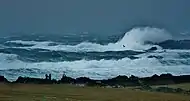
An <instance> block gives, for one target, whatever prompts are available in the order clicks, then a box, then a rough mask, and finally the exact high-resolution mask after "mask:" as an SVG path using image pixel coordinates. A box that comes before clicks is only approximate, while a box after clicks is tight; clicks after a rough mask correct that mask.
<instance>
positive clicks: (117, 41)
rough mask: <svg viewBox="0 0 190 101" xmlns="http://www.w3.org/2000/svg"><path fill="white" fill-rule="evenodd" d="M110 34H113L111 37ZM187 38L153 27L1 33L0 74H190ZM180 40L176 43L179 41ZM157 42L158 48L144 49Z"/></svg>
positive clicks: (108, 75) (96, 76) (7, 75)
mask: <svg viewBox="0 0 190 101" xmlns="http://www.w3.org/2000/svg"><path fill="white" fill-rule="evenodd" d="M111 39H114V40H111ZM188 44H190V41H188V40H174V38H173V36H172V33H170V32H168V31H167V30H165V29H160V28H153V27H139V28H133V29H131V30H129V31H128V32H126V33H125V34H124V36H121V37H120V36H116V37H111V38H110V37H107V38H106V37H105V38H104V39H103V38H102V39H98V38H95V37H93V36H88V34H83V35H82V34H80V35H78V36H77V34H75V35H70V36H69V35H68V36H66V35H65V36H62V37H56V36H54V37H52V36H51V37H49V38H48V37H47V36H40V35H29V36H14V37H4V38H1V43H0V65H1V68H0V75H4V76H6V77H7V78H8V79H10V80H15V79H16V78H17V77H18V76H30V77H44V75H45V74H46V73H52V76H53V77H54V78H56V79H58V78H60V77H61V75H62V74H66V75H68V76H71V77H80V76H87V77H90V78H93V79H106V78H111V77H114V76H118V75H128V76H129V75H136V76H141V77H142V76H151V75H153V74H161V73H172V74H173V75H181V74H189V71H190V68H189V65H190V50H189V49H190V48H189V47H187V46H188ZM179 46H180V47H179ZM152 47H157V50H156V51H148V52H147V51H146V50H148V49H150V48H152Z"/></svg>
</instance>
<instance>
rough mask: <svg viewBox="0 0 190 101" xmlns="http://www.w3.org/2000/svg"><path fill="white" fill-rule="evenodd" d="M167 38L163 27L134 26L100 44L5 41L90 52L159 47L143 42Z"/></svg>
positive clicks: (24, 45) (49, 48) (159, 40)
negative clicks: (110, 40)
mask: <svg viewBox="0 0 190 101" xmlns="http://www.w3.org/2000/svg"><path fill="white" fill-rule="evenodd" d="M169 39H172V36H171V35H170V34H169V33H168V32H167V31H165V30H164V29H158V28H150V27H145V28H134V29H132V30H130V31H129V32H127V33H125V35H124V36H123V38H122V39H120V40H118V41H117V42H116V43H109V44H107V45H101V44H97V43H90V42H82V43H80V44H77V45H63V44H61V43H54V42H50V41H45V42H37V41H22V40H15V41H7V42H6V43H16V44H22V46H20V47H17V48H25V49H48V50H56V51H58V50H60V51H68V52H92V51H94V52H95V51H97V52H105V51H124V50H136V51H142V50H146V49H149V48H151V47H153V46H155V47H158V48H160V49H161V47H159V46H158V45H151V44H145V42H147V41H151V42H153V43H159V42H163V41H165V40H169ZM27 45H29V46H27ZM30 45H31V46H30ZM123 46H125V47H123Z"/></svg>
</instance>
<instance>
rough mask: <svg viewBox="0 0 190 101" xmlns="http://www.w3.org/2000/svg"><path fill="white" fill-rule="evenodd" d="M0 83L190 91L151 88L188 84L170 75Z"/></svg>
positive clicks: (20, 79)
mask: <svg viewBox="0 0 190 101" xmlns="http://www.w3.org/2000/svg"><path fill="white" fill-rule="evenodd" d="M0 82H2V83H10V84H17V83H24V84H73V85H77V86H82V87H84V86H91V87H105V88H125V87H135V88H134V89H140V90H148V91H156V92H165V93H183V94H188V95H190V90H184V89H181V88H176V89H174V88H169V87H158V88H152V86H156V85H172V84H181V83H190V75H180V76H173V75H172V74H161V75H156V74H155V75H153V76H151V77H143V78H139V77H136V76H133V75H132V76H130V77H127V76H124V75H123V76H122V75H120V76H117V77H115V78H111V79H106V80H93V79H90V78H88V77H79V78H76V79H74V78H71V77H68V76H66V75H63V76H62V78H61V79H60V80H55V79H51V77H50V78H47V77H46V78H30V77H18V79H17V80H16V81H12V82H10V81H8V80H7V79H6V78H5V77H4V76H0Z"/></svg>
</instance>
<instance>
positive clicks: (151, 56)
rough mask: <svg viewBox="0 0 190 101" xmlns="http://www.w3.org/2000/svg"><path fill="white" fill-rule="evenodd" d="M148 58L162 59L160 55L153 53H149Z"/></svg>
mask: <svg viewBox="0 0 190 101" xmlns="http://www.w3.org/2000/svg"><path fill="white" fill-rule="evenodd" d="M148 58H156V59H163V57H162V56H154V55H150V56H148Z"/></svg>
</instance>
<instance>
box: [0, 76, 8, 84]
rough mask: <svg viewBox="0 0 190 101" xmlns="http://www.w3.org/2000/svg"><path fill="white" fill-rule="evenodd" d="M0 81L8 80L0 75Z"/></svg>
mask: <svg viewBox="0 0 190 101" xmlns="http://www.w3.org/2000/svg"><path fill="white" fill-rule="evenodd" d="M0 82H4V83H5V82H8V80H7V79H6V78H5V77H4V76H0Z"/></svg>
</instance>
